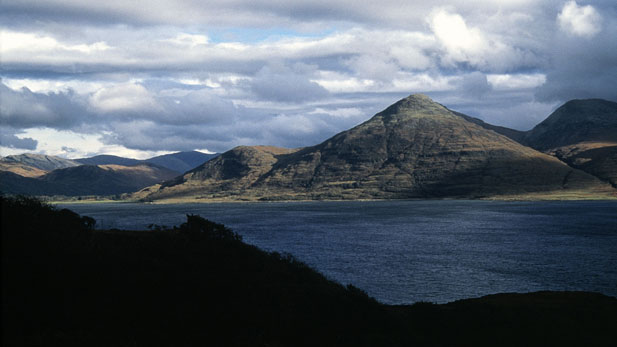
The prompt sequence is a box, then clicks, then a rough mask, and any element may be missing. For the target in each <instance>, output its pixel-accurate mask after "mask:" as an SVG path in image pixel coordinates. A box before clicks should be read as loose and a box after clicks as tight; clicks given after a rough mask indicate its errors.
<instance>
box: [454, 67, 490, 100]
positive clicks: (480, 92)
mask: <svg viewBox="0 0 617 347" xmlns="http://www.w3.org/2000/svg"><path fill="white" fill-rule="evenodd" d="M457 87H458V89H459V90H460V92H461V93H462V94H464V95H466V96H469V97H471V98H475V99H480V98H482V96H484V95H485V94H486V93H488V92H490V91H491V89H492V88H491V85H490V84H489V83H488V80H487V79H486V75H485V74H483V73H481V72H478V71H475V72H472V73H470V74H466V75H463V76H462V77H461V80H460V81H459V82H458V85H457Z"/></svg>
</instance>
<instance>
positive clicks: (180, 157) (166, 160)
mask: <svg viewBox="0 0 617 347" xmlns="http://www.w3.org/2000/svg"><path fill="white" fill-rule="evenodd" d="M216 155H217V154H206V153H201V152H198V151H188V152H177V153H171V154H165V155H160V156H156V157H152V158H150V159H145V160H138V159H131V158H124V157H119V156H115V155H106V154H104V155H97V156H94V157H90V158H81V159H76V160H75V161H77V162H79V163H81V164H87V165H123V166H134V165H140V164H148V163H149V164H154V165H158V166H162V167H164V168H167V169H169V170H172V171H176V172H178V173H183V172H186V171H188V170H190V169H193V168H195V167H197V166H199V165H201V164H203V163H205V162H206V161H208V160H210V159H212V158H214V157H215V156H216Z"/></svg>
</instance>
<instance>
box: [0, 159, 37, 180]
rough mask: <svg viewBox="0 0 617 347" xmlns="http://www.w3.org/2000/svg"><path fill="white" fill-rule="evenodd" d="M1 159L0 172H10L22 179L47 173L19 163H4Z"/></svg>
mask: <svg viewBox="0 0 617 347" xmlns="http://www.w3.org/2000/svg"><path fill="white" fill-rule="evenodd" d="M2 159H4V158H2ZM2 159H0V172H3V171H5V172H12V173H14V174H16V175H19V176H23V177H39V176H43V175H44V174H46V173H47V171H45V170H41V169H39V168H36V167H34V166H30V165H26V164H22V163H19V162H5V161H3V160H2Z"/></svg>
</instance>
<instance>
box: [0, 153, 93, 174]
mask: <svg viewBox="0 0 617 347" xmlns="http://www.w3.org/2000/svg"><path fill="white" fill-rule="evenodd" d="M0 165H2V166H3V167H7V168H8V166H22V167H30V168H35V169H38V170H42V171H47V172H49V171H52V170H55V169H64V168H67V167H73V166H78V165H81V164H80V163H78V162H76V161H74V160H70V159H64V158H60V157H56V156H53V155H44V154H32V153H24V154H19V155H9V156H6V157H3V158H0ZM2 170H3V171H12V172H15V171H13V170H10V169H4V168H3V169H2ZM26 171H31V169H26ZM15 173H17V174H19V172H15ZM29 177H32V175H29Z"/></svg>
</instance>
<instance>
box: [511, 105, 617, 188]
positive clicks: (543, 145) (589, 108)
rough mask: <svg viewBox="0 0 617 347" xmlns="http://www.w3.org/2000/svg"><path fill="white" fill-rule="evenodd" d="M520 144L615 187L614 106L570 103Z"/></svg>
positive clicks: (616, 116)
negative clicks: (555, 158)
mask: <svg viewBox="0 0 617 347" xmlns="http://www.w3.org/2000/svg"><path fill="white" fill-rule="evenodd" d="M522 142H523V143H525V144H527V145H529V146H531V147H533V148H536V149H538V150H541V151H544V152H546V153H550V154H552V155H555V156H557V157H558V158H560V159H561V160H563V161H564V162H566V163H568V164H569V165H570V166H572V167H576V168H579V169H582V170H584V171H586V172H589V173H591V174H593V175H595V176H597V177H600V178H602V179H604V180H606V181H608V182H610V183H611V184H612V185H613V186H614V187H617V103H615V102H611V101H607V100H601V99H588V100H572V101H569V102H567V103H565V104H564V105H563V106H561V107H559V108H558V109H557V110H555V112H553V113H552V114H551V115H550V116H549V117H548V118H547V119H545V120H544V121H543V122H542V123H540V124H538V125H537V126H536V127H534V128H533V129H532V130H530V131H528V132H527V133H526V134H525V136H524V137H523V139H522Z"/></svg>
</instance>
